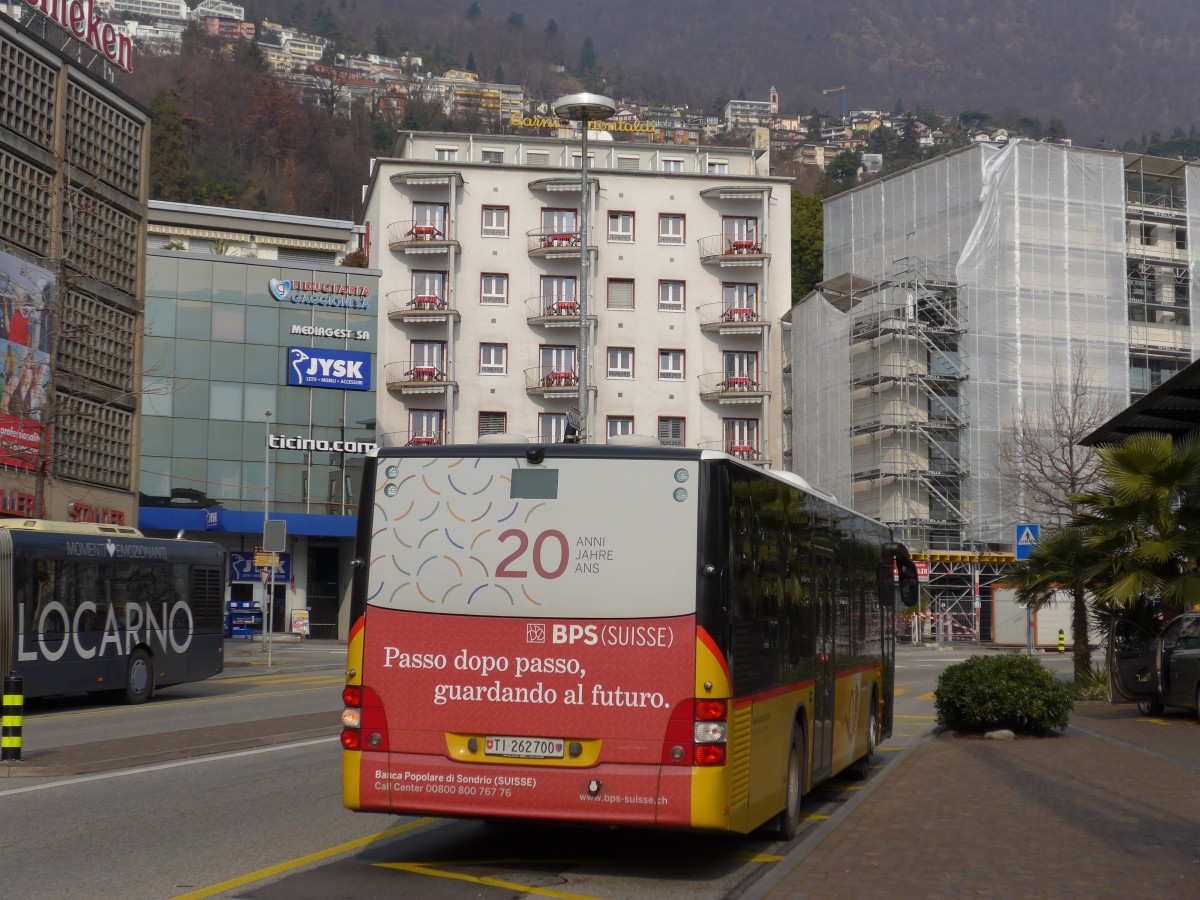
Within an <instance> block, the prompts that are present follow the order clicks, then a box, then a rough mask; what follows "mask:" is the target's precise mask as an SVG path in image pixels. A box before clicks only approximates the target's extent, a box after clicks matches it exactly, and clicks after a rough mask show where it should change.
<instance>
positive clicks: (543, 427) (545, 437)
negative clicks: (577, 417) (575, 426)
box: [538, 413, 567, 444]
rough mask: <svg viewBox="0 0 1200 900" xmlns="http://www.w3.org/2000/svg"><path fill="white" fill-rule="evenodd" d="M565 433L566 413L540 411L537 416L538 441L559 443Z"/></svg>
mask: <svg viewBox="0 0 1200 900" xmlns="http://www.w3.org/2000/svg"><path fill="white" fill-rule="evenodd" d="M566 434H567V416H566V413H542V414H541V415H539V416H538V443H541V444H561V443H562V442H563V438H564V437H566Z"/></svg>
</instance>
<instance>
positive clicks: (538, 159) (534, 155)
mask: <svg viewBox="0 0 1200 900" xmlns="http://www.w3.org/2000/svg"><path fill="white" fill-rule="evenodd" d="M525 165H527V166H548V165H550V151H548V150H526V151H525Z"/></svg>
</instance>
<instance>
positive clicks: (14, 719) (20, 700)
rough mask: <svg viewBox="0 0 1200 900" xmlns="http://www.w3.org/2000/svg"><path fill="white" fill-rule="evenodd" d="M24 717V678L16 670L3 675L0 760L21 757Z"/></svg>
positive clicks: (15, 760)
mask: <svg viewBox="0 0 1200 900" xmlns="http://www.w3.org/2000/svg"><path fill="white" fill-rule="evenodd" d="M24 718H25V679H24V678H22V677H21V676H20V675H18V674H17V673H16V672H10V673H9V674H8V675H6V676H4V708H3V711H0V761H3V762H17V761H18V760H20V758H21V723H22V721H23V720H24Z"/></svg>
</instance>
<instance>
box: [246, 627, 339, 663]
mask: <svg viewBox="0 0 1200 900" xmlns="http://www.w3.org/2000/svg"><path fill="white" fill-rule="evenodd" d="M268 658H269V660H270V663H271V667H272V668H275V667H278V666H317V665H321V666H329V665H338V666H340V667H342V668H343V669H344V668H345V666H346V642H345V641H336V640H322V639H317V640H314V639H312V638H305V639H304V640H301V639H300V638H299V637H297V636H296V635H294V634H283V633H282V632H281V633H279V634H273V635H270V653H269V654H268V652H267V647H266V646H265V645H264V644H263V639H262V635H258V636H256V637H252V638H225V671H226V672H228V671H229V670H231V669H239V668H241V667H243V666H263V667H264V668H265V667H266V665H267V661H268Z"/></svg>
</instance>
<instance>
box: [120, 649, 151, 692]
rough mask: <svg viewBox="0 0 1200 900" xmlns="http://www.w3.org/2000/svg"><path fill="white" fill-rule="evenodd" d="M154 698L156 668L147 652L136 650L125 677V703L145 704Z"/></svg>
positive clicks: (130, 659)
mask: <svg viewBox="0 0 1200 900" xmlns="http://www.w3.org/2000/svg"><path fill="white" fill-rule="evenodd" d="M152 696H154V666H153V665H151V664H150V654H149V653H147V652H146V651H145V650H134V651H133V653H132V654H131V655H130V657H129V671H128V672H127V673H126V675H125V702H126V703H145V702H146V701H147V700H149V699H150V698H151V697H152Z"/></svg>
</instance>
